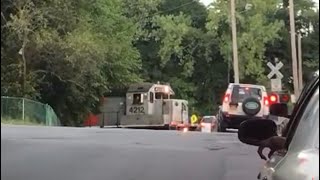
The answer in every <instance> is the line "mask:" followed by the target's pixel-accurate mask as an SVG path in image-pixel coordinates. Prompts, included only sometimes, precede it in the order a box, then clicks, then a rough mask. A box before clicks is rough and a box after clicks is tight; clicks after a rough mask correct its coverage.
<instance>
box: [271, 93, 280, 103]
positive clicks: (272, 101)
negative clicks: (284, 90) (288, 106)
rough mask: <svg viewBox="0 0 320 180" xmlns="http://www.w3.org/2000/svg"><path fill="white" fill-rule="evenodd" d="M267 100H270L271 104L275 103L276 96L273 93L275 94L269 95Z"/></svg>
mask: <svg viewBox="0 0 320 180" xmlns="http://www.w3.org/2000/svg"><path fill="white" fill-rule="evenodd" d="M269 101H270V103H271V104H273V103H277V102H278V96H277V95H275V94H272V95H271V96H270V97H269Z"/></svg>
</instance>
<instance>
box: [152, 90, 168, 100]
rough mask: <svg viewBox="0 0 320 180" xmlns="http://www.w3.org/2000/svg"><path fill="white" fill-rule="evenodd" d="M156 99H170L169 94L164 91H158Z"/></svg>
mask: <svg viewBox="0 0 320 180" xmlns="http://www.w3.org/2000/svg"><path fill="white" fill-rule="evenodd" d="M155 98H156V99H169V95H168V94H166V93H162V92H156V94H155Z"/></svg>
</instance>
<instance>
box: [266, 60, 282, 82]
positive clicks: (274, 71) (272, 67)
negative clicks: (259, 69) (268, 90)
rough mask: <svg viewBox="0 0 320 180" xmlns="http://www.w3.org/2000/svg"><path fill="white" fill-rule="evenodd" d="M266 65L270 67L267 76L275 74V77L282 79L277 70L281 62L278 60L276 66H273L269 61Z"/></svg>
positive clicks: (280, 66) (270, 76)
mask: <svg viewBox="0 0 320 180" xmlns="http://www.w3.org/2000/svg"><path fill="white" fill-rule="evenodd" d="M267 66H268V67H269V68H270V69H271V72H270V73H269V74H268V78H269V79H271V78H272V77H273V76H274V75H276V76H277V79H282V78H283V75H282V73H281V72H280V71H279V70H280V69H281V68H282V67H283V63H282V62H281V61H280V62H278V63H276V66H274V65H273V64H272V63H271V62H268V64H267Z"/></svg>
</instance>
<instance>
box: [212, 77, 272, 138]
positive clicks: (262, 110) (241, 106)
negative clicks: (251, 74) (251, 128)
mask: <svg viewBox="0 0 320 180" xmlns="http://www.w3.org/2000/svg"><path fill="white" fill-rule="evenodd" d="M268 115H269V98H268V94H267V91H266V88H265V87H264V86H262V85H253V84H233V83H231V84H229V86H228V89H227V90H226V93H225V96H224V98H223V102H222V105H221V106H220V109H219V112H218V115H217V119H218V131H220V132H225V131H226V129H227V128H234V129H238V128H239V125H240V123H241V122H243V121H244V120H246V119H249V118H265V117H267V116H268Z"/></svg>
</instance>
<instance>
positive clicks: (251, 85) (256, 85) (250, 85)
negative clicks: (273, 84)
mask: <svg viewBox="0 0 320 180" xmlns="http://www.w3.org/2000/svg"><path fill="white" fill-rule="evenodd" d="M229 85H230V86H234V85H239V86H246V87H264V86H263V85H258V84H241V83H230V84H229Z"/></svg>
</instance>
